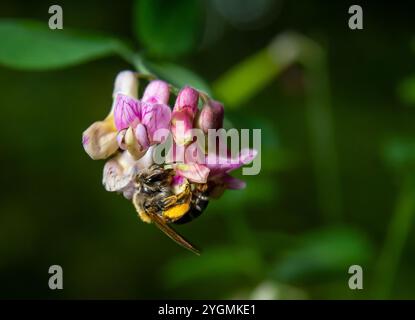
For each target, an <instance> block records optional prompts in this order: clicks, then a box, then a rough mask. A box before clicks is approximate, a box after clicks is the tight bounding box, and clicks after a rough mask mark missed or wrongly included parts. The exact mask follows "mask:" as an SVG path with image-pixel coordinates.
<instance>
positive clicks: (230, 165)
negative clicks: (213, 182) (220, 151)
mask: <svg viewBox="0 0 415 320" xmlns="http://www.w3.org/2000/svg"><path fill="white" fill-rule="evenodd" d="M256 155H257V151H256V150H253V149H243V150H242V151H241V152H240V153H239V155H238V157H234V158H232V157H230V156H229V155H227V156H220V155H217V154H208V155H207V156H206V159H205V165H206V166H207V167H208V168H209V169H210V178H211V177H215V176H217V175H221V174H224V173H228V172H230V171H232V170H235V169H238V168H240V167H242V166H243V165H245V164H249V163H250V162H252V161H253V160H254V158H255V157H256Z"/></svg>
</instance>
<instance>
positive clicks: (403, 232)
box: [373, 176, 415, 299]
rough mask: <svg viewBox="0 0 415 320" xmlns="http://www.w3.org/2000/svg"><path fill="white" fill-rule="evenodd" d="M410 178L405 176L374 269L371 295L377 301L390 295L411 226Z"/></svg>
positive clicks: (414, 196) (413, 190)
mask: <svg viewBox="0 0 415 320" xmlns="http://www.w3.org/2000/svg"><path fill="white" fill-rule="evenodd" d="M411 178H413V177H412V176H407V177H406V178H405V181H404V183H403V185H402V188H401V192H400V195H399V198H398V201H397V203H396V207H395V211H394V214H393V216H392V220H391V222H390V223H389V228H388V231H387V235H386V239H385V243H384V246H383V249H382V251H381V254H380V257H379V261H378V264H377V268H376V269H375V275H374V283H373V289H374V292H373V295H374V297H375V298H377V299H387V298H388V297H389V296H390V294H391V291H392V287H393V283H394V280H395V277H396V273H397V271H398V268H399V262H400V260H401V256H402V252H403V249H404V246H405V243H406V240H407V238H408V235H409V232H410V229H411V226H412V219H413V216H414V213H415V186H414V184H413V182H412V179H411Z"/></svg>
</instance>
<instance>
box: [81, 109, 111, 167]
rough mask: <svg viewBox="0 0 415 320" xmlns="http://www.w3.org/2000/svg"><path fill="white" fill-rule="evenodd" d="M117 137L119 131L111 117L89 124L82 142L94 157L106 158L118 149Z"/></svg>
mask: <svg viewBox="0 0 415 320" xmlns="http://www.w3.org/2000/svg"><path fill="white" fill-rule="evenodd" d="M116 137H117V131H116V130H115V127H114V126H113V121H112V117H110V118H107V119H106V120H104V121H97V122H94V123H93V124H92V125H91V126H89V128H88V129H86V130H85V131H84V133H83V134H82V144H83V147H84V149H85V151H86V153H87V154H88V155H89V156H90V157H91V158H92V159H94V160H98V159H106V158H108V157H109V156H111V155H112V154H113V153H114V152H115V151H117V149H118V144H117V138H116Z"/></svg>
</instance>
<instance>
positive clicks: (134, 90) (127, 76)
mask: <svg viewBox="0 0 415 320" xmlns="http://www.w3.org/2000/svg"><path fill="white" fill-rule="evenodd" d="M119 93H122V94H125V95H127V96H130V97H133V98H136V99H137V94H138V79H137V76H136V73H135V72H134V71H129V70H125V71H121V72H120V73H118V75H117V77H116V78H115V83H114V92H113V98H114V99H115V98H116V96H117V95H118V94H119Z"/></svg>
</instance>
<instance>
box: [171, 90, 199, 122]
mask: <svg viewBox="0 0 415 320" xmlns="http://www.w3.org/2000/svg"><path fill="white" fill-rule="evenodd" d="M198 102H199V92H197V90H195V89H193V88H191V87H184V88H183V89H182V90H180V92H179V94H178V95H177V99H176V103H175V105H174V109H173V111H180V110H182V109H184V108H189V111H190V113H191V114H192V115H193V117H194V115H195V114H196V112H197V105H198Z"/></svg>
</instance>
